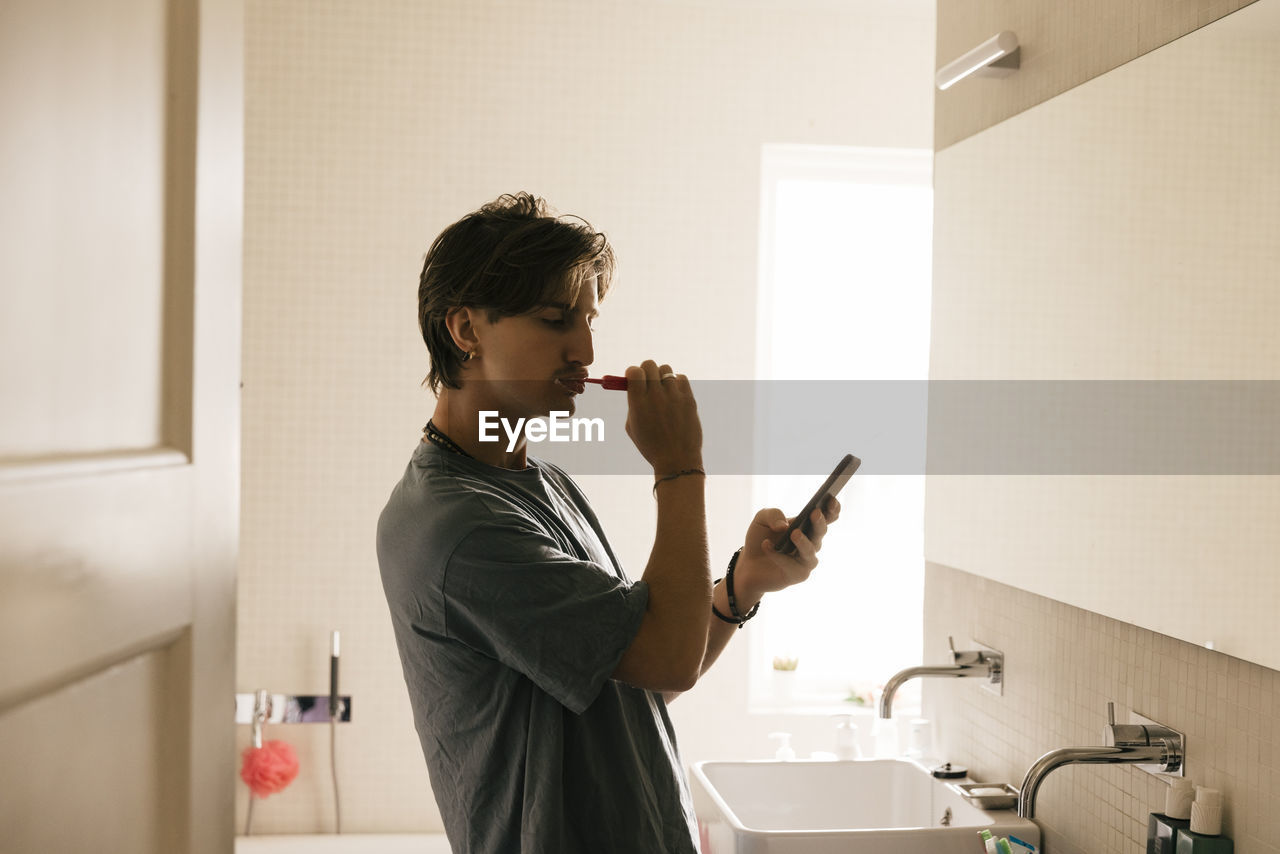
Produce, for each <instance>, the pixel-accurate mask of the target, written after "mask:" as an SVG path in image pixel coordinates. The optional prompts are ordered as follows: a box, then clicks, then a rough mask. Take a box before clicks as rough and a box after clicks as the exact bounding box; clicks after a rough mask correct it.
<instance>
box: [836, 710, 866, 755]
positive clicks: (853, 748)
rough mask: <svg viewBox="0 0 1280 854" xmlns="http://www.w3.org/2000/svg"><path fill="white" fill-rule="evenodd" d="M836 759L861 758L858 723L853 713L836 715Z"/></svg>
mask: <svg viewBox="0 0 1280 854" xmlns="http://www.w3.org/2000/svg"><path fill="white" fill-rule="evenodd" d="M835 717H836V759H861V758H862V750H861V749H860V748H859V747H858V725H857V724H855V723H854V722H853V715H836V716H835Z"/></svg>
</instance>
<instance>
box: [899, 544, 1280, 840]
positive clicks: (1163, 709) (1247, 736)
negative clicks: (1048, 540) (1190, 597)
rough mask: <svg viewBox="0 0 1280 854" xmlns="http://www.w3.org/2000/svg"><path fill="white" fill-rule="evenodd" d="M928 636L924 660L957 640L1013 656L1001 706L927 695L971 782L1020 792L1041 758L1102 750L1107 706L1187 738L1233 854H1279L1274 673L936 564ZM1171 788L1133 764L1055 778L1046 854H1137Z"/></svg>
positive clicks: (945, 689)
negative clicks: (1216, 799)
mask: <svg viewBox="0 0 1280 854" xmlns="http://www.w3.org/2000/svg"><path fill="white" fill-rule="evenodd" d="M925 626H926V629H925V650H926V660H934V658H937V657H938V656H940V655H942V654H944V653H945V651H946V649H947V637H948V636H949V635H951V636H954V637H955V639H956V644H957V646H958V647H959V645H960V644H961V643H962V642H967V641H969V640H973V641H977V642H980V643H983V644H986V645H988V646H991V647H993V648H995V649H999V650H1001V651H1003V652H1004V653H1005V672H1006V682H1005V687H1004V694H1003V696H997V695H995V694H993V693H990V692H988V691H985V690H982V689H981V688H980V687H979V686H978V685H975V684H973V683H969V682H966V681H963V680H926V682H925V685H924V715H925V717H927V718H930V719H932V720H934V722H935V723H934V726H935V728H936V745H937V748H938V752H939V755H940V756H941V757H943V758H945V759H947V760H949V761H951V762H958V763H961V764H963V765H966V766H968V767H969V769H970V773H971V775H972V776H973V777H974V778H975V779H978V780H984V781H991V782H999V781H1008V782H1011V783H1013V784H1014V785H1015V786H1021V784H1022V780H1023V777H1024V775H1025V774H1026V771H1027V769H1028V768H1030V766H1031V765H1032V763H1034V762H1035V760H1036V759H1037V758H1038V757H1040V756H1041V755H1043V754H1044V753H1046V752H1048V751H1050V750H1055V749H1057V748H1061V747H1076V746H1090V745H1100V744H1102V743H1103V741H1102V732H1103V727H1104V726H1105V724H1106V704H1107V702H1108V701H1112V702H1114V703H1115V705H1116V719H1117V720H1119V721H1123V720H1126V719H1127V716H1128V714H1129V712H1130V711H1135V712H1138V713H1139V714H1142V715H1145V716H1146V717H1149V718H1152V719H1154V720H1157V721H1159V722H1160V723H1163V724H1166V725H1168V726H1170V727H1173V728H1174V729H1176V730H1179V731H1181V732H1183V733H1184V734H1185V735H1186V738H1187V764H1186V771H1187V776H1189V777H1191V778H1192V779H1193V780H1194V781H1195V783H1196V784H1197V785H1203V786H1209V787H1212V788H1216V789H1220V790H1221V791H1222V793H1223V797H1224V799H1225V803H1226V811H1225V820H1224V830H1225V832H1226V834H1227V835H1228V836H1230V837H1232V838H1233V839H1234V840H1235V850H1236V852H1237V854H1280V810H1276V809H1275V803H1276V802H1277V799H1280V713H1278V712H1277V707H1276V701H1277V699H1280V672H1277V671H1274V670H1269V669H1267V668H1264V667H1261V666H1259V665H1255V664H1250V663H1248V662H1245V661H1241V660H1239V659H1236V658H1232V657H1230V656H1227V655H1223V654H1221V653H1218V652H1214V651H1211V650H1207V649H1204V648H1202V647H1199V646H1196V645H1193V644H1189V643H1186V642H1183V641H1179V640H1175V639H1173V638H1169V637H1166V636H1164V635H1160V634H1156V633H1155V632H1150V631H1147V630H1145V629H1141V628H1138V627H1136V626H1133V625H1130V624H1127V623H1121V622H1117V621H1115V620H1112V619H1109V618H1107V617H1103V616H1101V615H1099V614H1095V613H1092V612H1089V611H1083V610H1081V609H1078V608H1074V607H1071V606H1069V605H1065V604H1063V603H1061V602H1056V601H1054V600H1051V599H1046V598H1044V597H1041V596H1036V595H1034V594H1031V593H1026V592H1024V591H1021V590H1018V589H1016V588H1013V587H1008V586H1006V585H1003V584H999V583H997V582H994V581H990V580H987V579H983V578H980V577H978V576H974V575H970V574H968V573H965V572H961V571H959V570H955V569H951V568H949V567H945V566H942V565H939V564H935V563H930V564H928V567H927V575H926V590H925ZM930 656H933V658H930ZM939 660H940V659H939ZM1167 789H1168V786H1167V784H1166V783H1164V782H1163V781H1162V780H1160V779H1159V778H1156V777H1154V776H1152V775H1150V774H1147V773H1146V772H1143V771H1140V770H1138V769H1136V768H1131V767H1126V766H1104V765H1088V766H1086V765H1074V766H1066V767H1063V768H1059V769H1058V770H1056V771H1053V772H1051V773H1050V775H1049V776H1048V777H1047V778H1046V779H1045V782H1044V784H1043V785H1042V786H1041V788H1040V791H1039V797H1038V800H1037V805H1036V820H1037V822H1038V823H1039V824H1040V825H1041V827H1042V829H1043V831H1044V841H1045V845H1044V851H1045V854H1112V853H1113V852H1114V854H1141V852H1142V851H1144V850H1145V840H1146V822H1147V815H1148V813H1150V812H1152V811H1159V810H1162V809H1163V806H1164V801H1165V792H1166V791H1167Z"/></svg>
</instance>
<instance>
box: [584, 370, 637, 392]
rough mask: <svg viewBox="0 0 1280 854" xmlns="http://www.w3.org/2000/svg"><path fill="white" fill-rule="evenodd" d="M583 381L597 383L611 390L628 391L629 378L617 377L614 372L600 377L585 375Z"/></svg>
mask: <svg viewBox="0 0 1280 854" xmlns="http://www.w3.org/2000/svg"><path fill="white" fill-rule="evenodd" d="M582 381H583V382H584V383H595V384H596V385H599V386H603V387H604V388H606V389H608V390H609V391H626V390H627V378H626V377H615V376H613V375H612V374H605V375H604V376H603V377H601V378H600V379H596V378H594V377H583V378H582Z"/></svg>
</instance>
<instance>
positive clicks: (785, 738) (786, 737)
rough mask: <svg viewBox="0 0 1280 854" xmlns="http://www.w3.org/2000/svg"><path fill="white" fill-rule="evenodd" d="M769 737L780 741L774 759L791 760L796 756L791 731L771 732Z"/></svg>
mask: <svg viewBox="0 0 1280 854" xmlns="http://www.w3.org/2000/svg"><path fill="white" fill-rule="evenodd" d="M769 738H771V739H773V740H774V741H776V742H778V752H777V753H775V754H774V755H773V758H774V759H777V760H778V761H780V762H790V761H791V760H792V759H795V758H796V752H795V751H794V750H792V749H791V733H789V732H771V733H769Z"/></svg>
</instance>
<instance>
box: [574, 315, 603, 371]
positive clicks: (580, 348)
mask: <svg viewBox="0 0 1280 854" xmlns="http://www.w3.org/2000/svg"><path fill="white" fill-rule="evenodd" d="M594 334H595V333H593V332H592V331H591V324H590V323H589V322H588V321H587V320H586V319H585V318H583V319H582V320H581V321H579V324H578V328H577V329H575V330H574V334H573V340H572V341H571V342H570V344H569V353H568V357H569V361H570V362H573V363H575V364H579V365H583V366H584V367H585V366H586V365H590V364H591V363H592V362H594V361H595V358H596V352H595V346H594V343H593V342H592V338H593V336H594Z"/></svg>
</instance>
